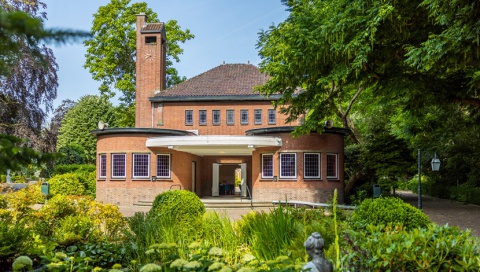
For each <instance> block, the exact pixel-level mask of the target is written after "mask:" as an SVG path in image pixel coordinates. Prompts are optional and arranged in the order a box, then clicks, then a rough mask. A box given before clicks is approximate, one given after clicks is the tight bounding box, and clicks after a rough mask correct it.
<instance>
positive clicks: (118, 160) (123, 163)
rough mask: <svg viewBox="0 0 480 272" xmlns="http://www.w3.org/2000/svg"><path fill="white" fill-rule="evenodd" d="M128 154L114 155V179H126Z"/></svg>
mask: <svg viewBox="0 0 480 272" xmlns="http://www.w3.org/2000/svg"><path fill="white" fill-rule="evenodd" d="M126 158H127V155H126V154H112V178H126V177H127V175H126V171H125V170H126V168H127V159H126Z"/></svg>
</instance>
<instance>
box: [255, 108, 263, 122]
mask: <svg viewBox="0 0 480 272" xmlns="http://www.w3.org/2000/svg"><path fill="white" fill-rule="evenodd" d="M254 122H255V124H261V123H262V110H255V111H254Z"/></svg>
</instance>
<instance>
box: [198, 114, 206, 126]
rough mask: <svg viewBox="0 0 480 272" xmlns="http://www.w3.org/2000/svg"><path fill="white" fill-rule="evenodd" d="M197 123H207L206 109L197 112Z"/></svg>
mask: <svg viewBox="0 0 480 272" xmlns="http://www.w3.org/2000/svg"><path fill="white" fill-rule="evenodd" d="M198 123H199V124H200V125H206V124H207V111H206V110H200V111H199V112H198Z"/></svg>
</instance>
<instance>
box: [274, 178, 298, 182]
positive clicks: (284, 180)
mask: <svg viewBox="0 0 480 272" xmlns="http://www.w3.org/2000/svg"><path fill="white" fill-rule="evenodd" d="M282 181H283V182H289V181H298V179H297V178H281V179H278V182H282Z"/></svg>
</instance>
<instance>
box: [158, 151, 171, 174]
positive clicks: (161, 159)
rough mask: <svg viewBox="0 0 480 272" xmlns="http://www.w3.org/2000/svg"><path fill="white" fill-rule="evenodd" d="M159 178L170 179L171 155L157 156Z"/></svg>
mask: <svg viewBox="0 0 480 272" xmlns="http://www.w3.org/2000/svg"><path fill="white" fill-rule="evenodd" d="M157 178H170V155H169V154H160V155H157Z"/></svg>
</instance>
